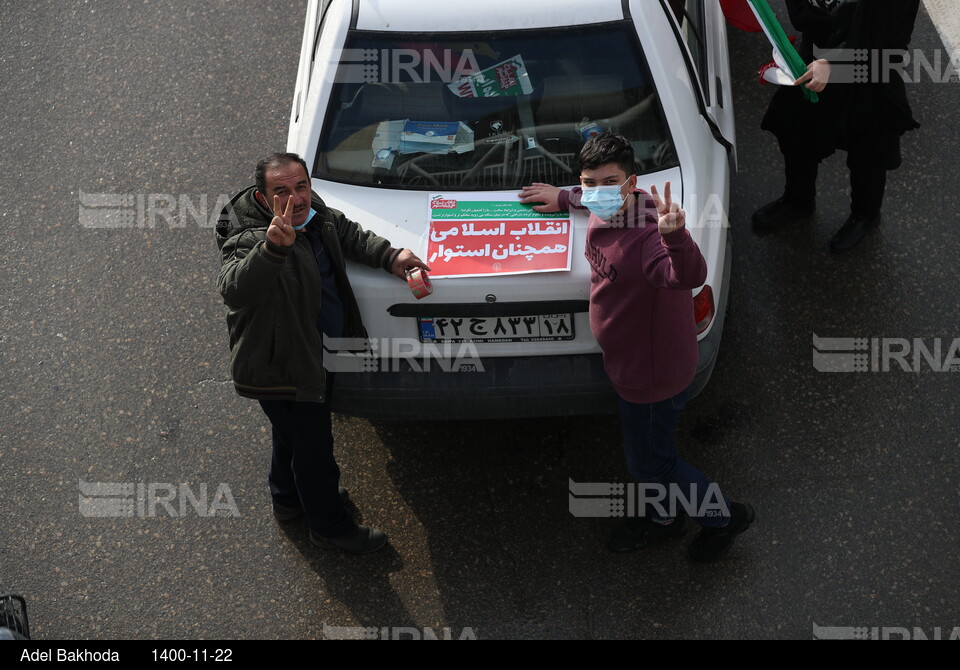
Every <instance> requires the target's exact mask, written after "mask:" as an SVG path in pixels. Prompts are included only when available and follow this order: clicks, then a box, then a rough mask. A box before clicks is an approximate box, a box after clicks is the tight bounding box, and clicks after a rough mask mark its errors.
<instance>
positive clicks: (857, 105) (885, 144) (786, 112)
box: [753, 0, 920, 252]
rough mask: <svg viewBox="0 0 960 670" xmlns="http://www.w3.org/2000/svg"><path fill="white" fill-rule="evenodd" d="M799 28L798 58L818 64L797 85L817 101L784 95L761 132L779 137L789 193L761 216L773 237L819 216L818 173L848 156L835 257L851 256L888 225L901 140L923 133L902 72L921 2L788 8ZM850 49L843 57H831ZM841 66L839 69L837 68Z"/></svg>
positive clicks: (825, 0)
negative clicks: (885, 206)
mask: <svg viewBox="0 0 960 670" xmlns="http://www.w3.org/2000/svg"><path fill="white" fill-rule="evenodd" d="M786 3H787V8H788V10H789V12H790V20H791V22H792V23H793V25H794V26H795V27H796V29H797V30H799V31H801V32H802V33H803V39H802V41H801V42H800V44H798V49H797V50H798V51H799V53H800V56H801V57H802V58H803V60H804V62H806V63H809V64H810V65H809V66H808V69H807V73H806V74H805V75H803V76H802V77H801V78H800V79H798V80H797V81H798V82H799V83H800V85H801V86H806V87H807V88H809V89H811V90H813V91H816V92H817V93H818V95H819V96H820V102H818V103H815V104H814V103H810V102H807V101H806V100H805V99H804V96H803V91H802V90H800V87H799V86H784V87H781V88H780V89H779V90H778V91H777V93H776V94H775V95H774V97H773V100H772V101H771V102H770V107H769V108H768V109H767V113H766V116H765V117H764V119H763V123H762V124H761V128H763V129H764V130H769V131H770V132H772V133H773V134H775V135H776V136H777V140H778V141H779V143H780V151H781V153H783V158H784V164H785V172H786V181H787V185H786V189H785V190H784V193H783V195H782V196H781V197H780V198H778V199H777V200H775V201H774V202H771V203H770V204H768V205H765V206H764V207H761V208H760V209H758V210H757V211H756V212H754V214H753V227H754V230H756V231H757V232H765V231H769V230H772V229H774V228H777V227H779V226H781V225H783V224H785V223H789V222H791V221H795V220H797V219H801V218H804V217H808V216H810V215H811V214H813V212H814V209H815V205H816V182H817V167H818V165H819V163H820V161H822V160H823V159H824V158H826V157H827V156H830V155H831V154H833V152H834V151H835V150H836V149H843V150H845V151H846V152H847V167H849V168H850V185H851V188H852V203H851V208H850V209H851V213H850V217H849V218H848V219H847V221H846V223H844V224H843V226H842V227H841V228H840V230H839V231H838V232H837V233H836V235H834V236H833V239H832V240H831V241H830V249H831V250H832V251H835V252H844V251H848V250H850V249H852V248H853V247H855V246H856V245H857V244H859V243H860V241H861V240H862V239H863V237H864V236H865V235H866V234H867V233H868V232H869V231H870V230H872V229H873V228H876V227H877V226H878V225H879V224H880V206H881V204H882V202H883V192H884V188H885V186H886V181H887V171H888V170H895V169H897V168H898V167H900V163H901V157H900V136H901V135H903V134H904V133H905V132H906V131H908V130H913V129H914V128H919V127H920V126H919V124H918V123H917V122H916V121H915V120H914V119H913V114H912V112H911V111H910V104H909V103H908V102H907V93H906V87H905V86H904V81H903V77H902V76H901V71H900V68H899V67H898V66H899V65H900V64H901V63H902V62H903V58H902V54H903V53H905V52H906V49H907V45H908V44H909V42H910V36H911V34H912V33H913V26H914V23H915V22H916V18H917V11H918V10H919V6H920V0H859V1H857V0H786ZM835 49H842V50H843V51H837V52H835V53H834V54H829V53H824V51H826V50H835ZM831 57H833V60H834V65H833V66H831V64H830V62H829V61H830V59H831Z"/></svg>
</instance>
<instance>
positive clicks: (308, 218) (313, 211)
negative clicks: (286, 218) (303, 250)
mask: <svg viewBox="0 0 960 670" xmlns="http://www.w3.org/2000/svg"><path fill="white" fill-rule="evenodd" d="M316 213H317V210H315V209H314V208H313V207H311V208H310V213H309V214H307V220H306V221H304V222H303V224H302V225H299V226H294V227H293V229H294V230H303V229H304V228H306V227H307V224H308V223H310V219H312V218H313V217H314V216H315V215H316Z"/></svg>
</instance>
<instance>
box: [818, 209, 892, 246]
mask: <svg viewBox="0 0 960 670" xmlns="http://www.w3.org/2000/svg"><path fill="white" fill-rule="evenodd" d="M879 225H880V213H879V212H878V213H877V214H876V215H875V216H861V215H859V214H851V215H850V218H849V219H847V222H846V223H844V224H843V226H841V228H840V230H838V231H837V234H836V235H834V236H833V239H832V240H830V251H832V252H833V253H835V254H842V253H844V252H846V251H850V250H851V249H853V248H854V247H855V246H857V245H858V244H860V242H861V241H862V240H863V238H864V237H866V235H867V233H869V232H870V231H871V230H873V229H874V228H876V227H877V226H879Z"/></svg>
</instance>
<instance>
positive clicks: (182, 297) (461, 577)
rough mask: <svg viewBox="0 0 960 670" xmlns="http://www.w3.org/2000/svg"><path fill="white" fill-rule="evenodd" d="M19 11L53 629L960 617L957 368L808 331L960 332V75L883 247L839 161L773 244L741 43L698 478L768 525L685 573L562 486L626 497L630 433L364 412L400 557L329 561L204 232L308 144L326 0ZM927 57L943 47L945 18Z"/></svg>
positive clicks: (45, 553) (2, 549)
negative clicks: (287, 463) (727, 261)
mask: <svg viewBox="0 0 960 670" xmlns="http://www.w3.org/2000/svg"><path fill="white" fill-rule="evenodd" d="M8 4H9V6H7V7H5V8H4V13H3V17H2V19H0V44H2V47H0V93H2V96H0V99H3V100H4V103H5V104H4V113H3V115H2V116H0V135H2V137H3V138H4V148H3V151H2V152H0V198H2V203H3V206H2V208H0V230H2V249H3V252H2V255H3V259H4V260H3V262H2V263H0V292H2V293H0V295H2V303H0V304H2V307H3V308H2V312H0V370H2V372H3V376H2V380H0V388H2V394H0V463H2V482H0V491H2V494H0V500H2V504H3V513H2V514H0V586H2V587H4V588H6V589H8V590H13V591H17V592H20V593H22V594H24V595H25V596H26V597H27V598H28V601H29V603H30V606H31V620H32V624H33V633H34V636H35V637H36V638H38V639H55V638H87V639H98V638H101V639H111V638H164V639H175V638H224V637H227V638H293V639H310V638H321V637H323V636H324V630H325V627H332V626H337V627H375V628H377V629H378V630H383V629H384V628H387V629H391V630H396V629H401V628H408V629H409V628H412V629H415V630H417V631H424V630H425V629H426V628H430V629H432V630H434V631H442V630H443V629H444V628H447V629H449V630H450V632H451V633H452V635H453V636H454V637H459V636H461V635H463V634H465V633H469V634H470V635H472V636H475V637H477V638H479V639H492V638H810V637H812V636H814V635H815V630H816V629H815V627H824V626H826V627H841V628H843V629H844V630H848V631H849V630H851V629H852V627H867V628H871V627H898V628H905V629H907V630H908V631H911V635H912V634H913V633H912V631H913V630H914V628H915V627H917V628H919V629H921V631H924V632H926V633H927V634H928V635H930V636H932V635H933V634H934V629H935V628H940V629H942V630H943V631H945V633H944V635H945V636H946V635H948V634H949V632H950V631H951V630H952V629H953V628H954V627H957V626H960V604H958V603H960V578H958V575H957V571H956V566H957V564H958V563H960V556H958V553H960V530H958V525H957V518H958V513H960V475H958V471H957V469H958V460H960V459H958V440H960V438H958V427H960V411H958V408H957V398H958V397H960V373H958V372H950V371H945V372H935V371H933V370H932V369H931V367H930V366H929V365H927V364H926V363H924V362H923V361H921V365H920V366H919V370H920V371H919V372H904V371H902V370H900V369H899V367H897V366H896V364H894V365H895V367H894V369H893V370H891V371H889V372H878V373H845V374H831V373H824V372H818V371H817V370H816V369H815V368H814V366H813V364H812V362H811V361H812V354H813V344H812V340H813V336H814V334H816V335H817V336H819V337H854V338H906V339H907V340H908V341H909V343H911V345H912V342H913V339H914V338H922V339H923V340H924V342H926V343H927V344H928V345H930V346H932V344H933V342H934V340H936V339H939V340H940V341H941V344H942V347H943V353H944V354H946V352H947V350H948V348H949V347H951V345H952V343H953V341H954V339H955V338H957V337H960V322H958V316H957V315H958V314H960V293H958V291H957V289H956V280H957V275H958V269H957V251H958V249H960V225H958V224H960V220H958V219H960V216H958V213H960V171H958V170H957V160H956V157H957V156H958V155H960V134H958V131H957V125H956V121H957V116H956V110H957V109H960V84H958V83H933V82H932V81H930V80H929V78H922V80H921V81H920V82H919V83H916V84H912V85H911V86H910V88H909V93H910V96H911V98H912V100H913V104H914V108H915V111H916V115H917V116H918V118H919V120H920V121H921V123H922V124H923V128H922V129H921V130H919V131H917V132H915V133H912V134H911V135H909V136H908V137H907V138H906V139H905V142H904V154H905V156H904V165H903V168H902V169H901V170H899V171H897V172H895V173H893V174H892V175H891V178H890V182H889V189H888V196H887V200H886V203H885V209H884V224H883V226H882V228H881V229H880V230H879V232H878V233H877V234H875V235H873V236H872V237H871V238H870V239H869V240H868V241H866V242H865V243H864V244H863V246H862V248H861V249H858V250H857V252H856V253H853V254H851V255H849V256H846V257H836V256H832V255H830V254H829V253H828V251H827V244H828V241H829V239H830V236H831V235H832V234H833V232H834V231H835V230H836V229H837V228H838V227H839V226H840V224H841V223H842V222H843V220H844V219H845V217H846V211H847V207H848V195H847V194H848V186H847V177H846V169H845V166H844V161H843V157H842V156H836V157H834V158H832V159H831V160H830V161H828V162H827V164H826V165H825V166H824V168H823V170H822V172H821V178H820V193H819V211H818V214H817V216H816V218H815V220H814V221H813V222H811V223H810V224H805V225H800V226H795V227H793V228H791V229H788V230H784V231H782V232H780V233H777V234H774V235H769V236H766V237H763V238H758V237H756V236H755V235H754V234H753V233H752V232H751V230H750V228H749V225H748V223H749V216H750V213H751V212H752V211H753V210H754V209H755V208H756V207H757V206H758V205H760V204H763V203H764V202H766V201H768V200H770V199H772V198H773V197H775V196H777V195H778V194H779V190H780V188H781V187H782V177H781V169H782V168H781V162H780V156H779V152H778V151H777V149H776V146H775V142H774V140H773V138H772V136H769V135H765V134H763V133H761V132H760V130H759V128H758V126H759V122H760V118H761V116H762V113H763V111H764V109H765V106H766V103H767V101H768V99H769V97H770V95H771V93H772V91H771V89H770V88H769V87H761V86H760V85H758V84H757V83H756V76H755V72H756V68H757V67H758V65H759V64H760V63H762V62H764V61H765V60H766V58H767V56H768V54H769V49H768V47H767V46H766V44H765V42H764V41H763V38H762V37H761V36H759V35H747V34H743V33H736V32H733V31H731V33H730V37H731V43H732V44H731V48H732V52H733V53H732V56H733V60H734V64H733V69H734V79H735V82H734V87H735V91H736V101H735V103H736V107H737V116H738V129H739V153H740V172H739V174H738V175H737V176H736V178H735V181H734V185H733V191H732V193H731V211H730V220H731V224H732V234H733V243H734V250H735V254H736V255H735V260H734V268H733V279H732V294H731V305H730V312H729V318H728V320H727V325H726V330H725V332H724V336H723V346H722V349H721V354H720V359H719V363H718V365H717V368H716V371H715V373H714V377H713V379H712V381H711V383H710V385H709V386H708V388H707V389H706V391H705V392H704V393H703V394H702V395H701V396H700V397H699V398H697V399H696V400H695V401H694V402H692V403H691V405H690V407H689V409H688V411H687V412H686V413H685V414H684V416H683V418H682V425H681V428H680V431H679V439H680V444H681V445H682V452H683V453H684V454H685V455H686V457H687V459H688V460H690V461H692V462H693V463H695V464H697V465H698V466H700V467H701V468H702V469H703V470H704V471H705V472H707V473H709V474H710V475H711V476H712V477H713V478H714V479H715V480H716V481H718V482H721V483H722V486H723V489H724V492H725V493H727V494H728V495H731V496H732V497H734V498H736V499H740V500H746V501H749V502H751V503H752V504H753V505H754V506H755V508H756V510H757V522H756V524H755V525H754V526H753V527H752V528H751V529H750V530H749V531H748V532H747V533H746V534H744V535H743V536H741V537H740V539H739V540H738V542H737V544H736V546H735V548H734V550H733V552H732V553H731V554H730V555H729V556H728V557H727V558H726V559H725V560H723V561H722V562H720V563H718V564H715V565H708V566H702V565H695V564H691V563H689V562H688V561H687V560H686V558H685V547H686V543H687V542H688V541H689V539H686V540H681V541H678V542H674V543H671V544H667V545H664V546H658V547H655V548H652V549H650V550H647V551H644V552H640V553H636V554H629V555H613V554H610V553H608V552H606V551H605V550H604V548H603V539H604V536H605V534H606V532H607V531H608V530H609V528H610V526H611V523H612V522H610V521H608V520H597V519H581V518H575V517H574V516H573V515H571V513H570V511H569V509H568V497H567V491H568V482H569V480H570V479H573V480H574V481H578V482H592V481H593V482H604V481H614V482H616V481H627V479H626V472H625V468H624V465H623V457H622V453H621V447H620V439H619V428H618V423H617V420H616V417H588V418H575V419H573V418H571V419H564V420H530V421H510V422H474V423H468V424H452V423H436V424H424V423H403V424H389V423H385V424H380V423H377V424H371V423H370V422H367V421H363V420H358V419H352V418H343V417H338V418H337V419H336V423H335V432H336V436H337V438H338V442H339V447H338V454H339V459H340V462H341V465H342V467H343V470H344V483H345V485H346V486H347V487H348V488H349V489H350V490H351V493H352V496H353V498H354V499H355V500H356V501H357V505H358V507H359V509H360V510H361V511H362V514H363V518H364V520H365V522H367V523H369V524H371V525H374V526H376V527H379V528H383V529H384V530H386V531H387V533H388V534H389V535H390V538H391V540H390V545H389V547H388V548H387V549H386V550H384V551H382V552H380V553H378V554H375V555H372V556H367V557H359V558H357V557H348V556H342V555H339V554H335V553H330V552H325V551H320V550H316V549H313V548H312V547H311V546H310V545H309V543H308V541H307V534H306V529H305V527H304V526H303V525H302V524H297V523H294V524H288V525H283V526H281V525H279V524H277V523H276V522H275V521H274V520H273V518H272V515H271V512H270V504H269V503H270V499H269V492H268V489H267V487H266V470H267V467H268V461H269V453H270V436H269V433H268V431H267V427H266V421H265V418H264V417H263V415H262V414H261V412H260V410H259V408H258V407H257V405H256V404H255V403H253V402H250V401H247V400H243V399H241V398H239V397H237V396H236V395H235V394H234V392H233V390H232V387H231V384H230V383H229V374H228V368H227V364H228V349H227V338H226V328H225V325H224V320H223V316H224V311H223V307H222V305H221V303H220V301H219V296H218V294H217V292H216V287H215V279H216V275H217V270H218V256H217V252H216V247H215V244H214V239H213V232H212V230H211V227H210V225H209V219H210V217H213V216H215V212H214V209H215V202H216V200H217V199H218V197H219V196H220V195H221V194H231V193H233V192H235V191H236V190H238V189H239V188H240V187H242V186H245V185H247V184H249V183H250V182H251V181H252V168H253V165H254V163H255V162H256V160H257V159H258V158H259V157H260V156H262V155H263V154H265V153H268V152H270V151H273V150H279V149H282V148H283V147H284V142H285V139H286V126H287V119H288V114H289V107H290V101H291V97H292V91H293V86H294V80H295V72H296V65H297V58H298V53H299V43H300V36H301V30H302V21H303V13H304V6H305V3H303V2H294V3H265V2H255V1H253V0H235V1H232V2H226V0H217V1H211V2H205V3H202V4H201V3H179V2H173V1H172V0H137V1H136V2H123V1H120V0H116V1H96V2H94V1H90V2H80V1H78V0H70V1H62V0H57V1H56V2H54V1H52V0H39V1H38V2H34V3H16V4H14V3H8ZM281 5H286V6H284V7H281ZM912 46H914V47H917V48H920V49H923V50H925V51H927V52H928V53H933V50H935V49H937V48H942V44H941V43H940V41H939V37H938V35H937V32H936V30H935V29H934V27H933V25H932V23H931V22H930V19H929V18H928V17H927V15H926V14H925V13H924V14H923V15H922V16H921V19H920V21H919V24H918V26H917V30H916V33H915V36H914V42H913V45H912ZM91 194H92V195H91ZM98 194H114V195H125V196H126V197H127V198H128V200H124V201H122V202H121V201H115V200H109V199H108V200H102V199H101V201H96V198H97V197H100V195H98ZM154 194H167V195H170V196H172V197H173V198H174V200H175V201H176V202H177V205H178V208H175V210H174V214H171V216H170V218H169V220H168V219H166V218H162V217H161V219H160V220H159V221H158V225H157V226H156V227H155V228H152V229H143V228H135V227H133V228H131V227H123V228H116V229H104V228H90V227H86V226H84V225H83V223H84V221H83V217H84V216H89V215H90V212H91V208H94V207H97V206H99V205H110V204H111V203H112V204H113V205H117V204H118V202H119V203H120V204H123V205H124V206H126V205H130V206H131V207H133V206H134V205H136V204H137V198H138V197H144V198H153V195H154ZM91 198H92V199H91ZM129 198H132V200H131V199H129ZM98 202H99V205H98V204H97V203H98ZM147 202H153V203H154V204H155V205H156V203H158V202H161V201H160V200H157V199H150V200H148V201H147ZM184 203H186V204H184ZM187 204H188V205H189V206H190V207H192V208H193V209H190V208H187V209H185V210H184V211H183V212H180V211H179V206H181V205H182V206H184V207H186V205H187ZM156 206H157V207H159V205H156ZM163 211H166V210H163ZM941 360H942V359H941ZM83 482H91V483H125V484H127V485H128V486H132V487H133V488H132V489H129V488H128V489H117V490H116V491H113V492H112V493H109V492H108V491H107V490H106V489H95V490H93V489H88V490H85V489H84V488H83V484H82V483H83ZM158 483H168V484H171V485H174V486H173V488H172V489H157V488H156V484H158ZM181 484H186V485H187V486H181ZM150 485H153V486H154V488H153V489H151V490H150V491H147V490H146V488H144V495H147V494H153V496H154V497H156V496H160V497H167V498H172V500H173V502H171V509H172V510H173V511H175V512H176V514H174V515H171V514H170V513H169V511H168V510H167V509H166V508H159V509H156V510H154V512H155V513H154V514H150V513H149V511H150V510H149V509H148V508H143V509H140V508H135V509H134V513H133V516H126V517H120V518H104V517H89V516H85V515H84V514H83V513H82V510H83V509H85V508H84V507H83V505H84V504H89V498H90V497H94V498H96V497H100V498H105V497H109V495H113V496H114V497H116V496H119V497H121V498H123V497H124V496H126V498H125V499H126V500H134V499H136V498H135V497H134V498H131V497H130V491H131V490H132V491H137V486H142V487H147V486H150ZM222 485H223V486H222ZM91 491H93V493H91ZM191 495H193V496H194V497H195V498H197V499H198V500H199V501H200V502H198V503H197V504H194V501H193V500H192V499H191V498H190V496H191ZM84 497H86V498H88V500H87V502H86V503H84V501H83V498H84ZM181 503H182V504H183V505H184V508H183V510H182V512H183V513H182V514H181V513H180V512H181V509H180V507H179V505H180V504H181ZM198 507H199V508H200V509H206V511H207V512H209V511H210V510H209V507H214V508H215V509H214V514H213V516H203V515H201V514H200V513H199V512H198V511H197V508H198ZM216 508H219V511H217V510H216ZM129 511H130V510H129V509H127V510H126V512H129ZM234 512H236V515H235V514H234ZM688 537H689V536H688ZM328 632H329V631H328ZM328 636H329V635H328Z"/></svg>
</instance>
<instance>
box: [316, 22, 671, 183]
mask: <svg viewBox="0 0 960 670" xmlns="http://www.w3.org/2000/svg"><path fill="white" fill-rule="evenodd" d="M340 57H341V62H340V63H339V64H338V67H337V69H336V75H335V81H334V86H333V91H332V98H331V101H330V106H329V107H328V112H327V115H326V119H325V123H324V127H323V131H322V132H321V135H320V143H319V147H318V152H317V160H316V164H315V166H314V171H313V174H314V176H316V177H319V178H322V179H329V180H333V181H340V182H347V183H352V184H362V185H365V186H378V187H387V188H390V187H393V188H404V189H424V190H430V189H435V188H437V187H443V188H445V189H451V188H456V189H463V190H497V189H513V188H518V187H520V186H523V185H524V184H528V183H531V182H545V183H552V184H555V185H558V186H570V185H574V184H577V183H579V179H578V177H579V169H578V163H577V157H578V155H579V152H580V148H581V147H582V146H583V143H584V142H585V141H586V139H587V138H589V137H590V136H591V135H593V134H596V133H599V132H602V131H604V130H612V131H615V132H618V133H621V134H623V135H624V136H626V137H627V138H628V139H629V140H630V141H631V142H632V143H633V147H634V149H635V151H636V156H637V173H638V174H644V173H648V172H655V171H658V170H661V169H664V168H668V167H672V166H674V165H676V164H677V159H676V153H675V151H674V148H673V144H672V142H671V139H670V135H669V133H668V131H667V126H666V123H665V122H664V118H663V111H662V109H661V107H660V103H659V100H658V99H657V95H656V91H655V89H654V86H653V82H652V80H651V77H650V74H649V70H648V68H647V65H646V61H645V60H644V58H643V54H642V52H641V49H640V44H639V42H638V40H637V38H636V34H635V32H634V29H633V26H632V25H631V24H630V22H617V23H610V24H601V25H596V26H578V27H576V28H565V29H554V30H537V31H511V32H503V33H484V34H479V33H462V34H453V33H437V34H429V33H411V34H402V33H372V32H363V31H353V32H351V33H350V35H349V37H348V41H347V45H346V48H345V49H343V50H342V54H341V56H340Z"/></svg>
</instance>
